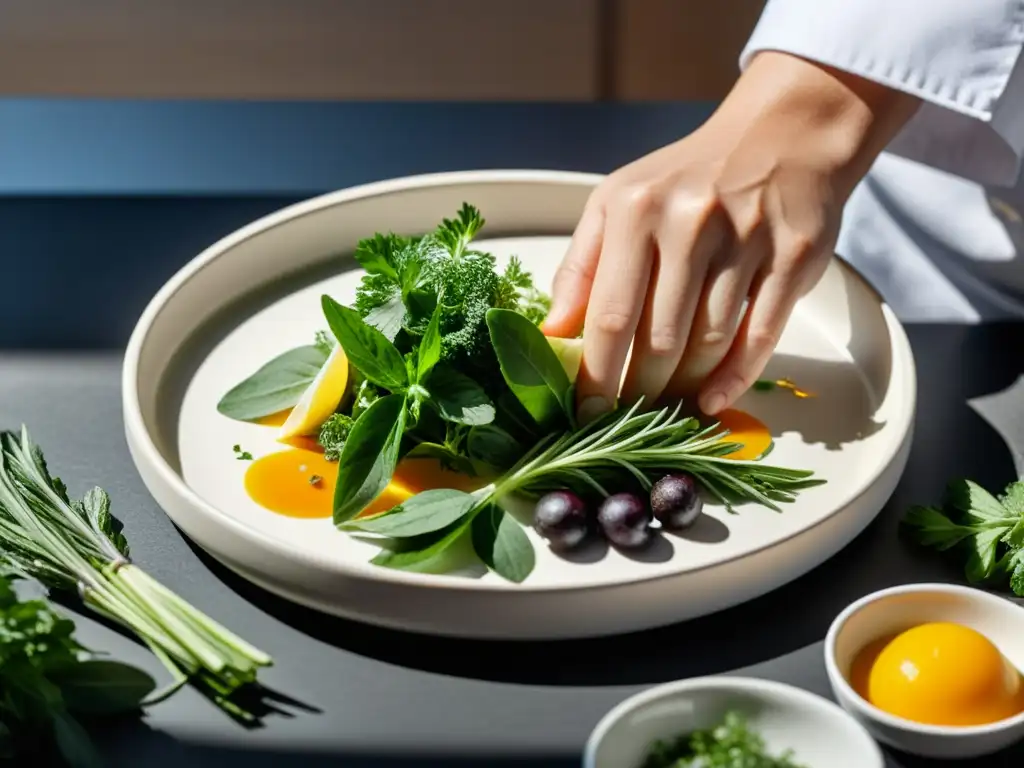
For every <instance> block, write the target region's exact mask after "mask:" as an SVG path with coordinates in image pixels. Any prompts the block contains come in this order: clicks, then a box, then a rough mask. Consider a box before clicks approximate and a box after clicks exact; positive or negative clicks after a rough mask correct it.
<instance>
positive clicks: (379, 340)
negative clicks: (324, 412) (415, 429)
mask: <svg viewBox="0 0 1024 768" xmlns="http://www.w3.org/2000/svg"><path fill="white" fill-rule="evenodd" d="M321 305H322V306H323V311H324V317H326V318H327V323H328V325H330V326H331V331H332V332H333V333H334V336H335V338H337V339H338V343H339V344H341V348H342V349H343V350H344V351H345V355H346V356H347V357H348V359H349V361H350V362H351V363H352V365H354V366H355V367H356V368H357V369H358V370H359V372H360V373H361V374H362V375H363V376H364V377H366V379H367V380H368V381H370V382H372V383H373V384H376V385H377V386H379V387H383V388H384V389H387V390H390V391H392V392H395V391H399V390H402V389H404V388H405V387H407V386H408V385H409V377H408V376H407V375H406V371H405V361H403V360H402V355H401V353H400V352H399V351H398V350H397V349H396V348H395V345H394V344H392V343H391V342H390V341H389V340H388V339H387V337H386V336H384V334H383V333H381V332H380V331H379V330H377V329H376V328H374V327H373V326H372V325H368V324H367V323H366V322H365V321H364V320H363V318H362V317H360V316H359V313H358V312H356V311H355V310H354V309H352V308H351V307H345V306H342V305H341V304H339V303H338V302H336V301H335V300H334V299H332V298H331V297H330V296H327V295H324V296H323V297H322V299H321Z"/></svg>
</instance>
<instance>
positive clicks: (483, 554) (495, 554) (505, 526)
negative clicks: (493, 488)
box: [473, 504, 536, 584]
mask: <svg viewBox="0 0 1024 768" xmlns="http://www.w3.org/2000/svg"><path fill="white" fill-rule="evenodd" d="M473 549H474V550H475V551H476V554H477V556H478V557H479V558H480V559H481V560H483V561H484V562H485V563H486V564H487V567H488V568H490V569H491V570H493V571H494V572H496V573H497V574H498V575H499V576H501V577H503V578H506V579H508V580H509V581H512V582H515V583H516V584H520V583H522V582H523V580H525V579H526V577H527V576H529V575H530V573H531V572H532V571H533V567H534V565H535V563H536V556H535V554H534V551H533V544H532V543H530V539H529V537H527V535H526V532H525V531H523V527H522V526H521V525H520V524H519V523H518V522H516V520H515V518H513V517H512V515H510V514H509V513H508V512H506V511H505V510H503V509H502V508H501V507H499V506H498V505H497V504H489V505H488V506H487V508H486V509H484V510H483V512H481V513H480V514H479V515H477V516H476V517H475V518H474V519H473Z"/></svg>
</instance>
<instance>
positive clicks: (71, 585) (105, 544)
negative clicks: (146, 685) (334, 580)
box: [0, 427, 272, 721]
mask: <svg viewBox="0 0 1024 768" xmlns="http://www.w3.org/2000/svg"><path fill="white" fill-rule="evenodd" d="M5 566H7V567H10V568H12V569H13V570H15V571H16V572H19V573H21V574H23V575H27V576H32V577H34V578H36V579H38V580H39V581H41V582H42V583H43V584H45V585H47V586H49V587H53V588H56V589H72V590H77V591H78V593H79V594H80V596H81V598H82V600H83V602H84V603H85V604H86V605H88V606H89V607H90V608H92V609H93V610H95V611H96V612H97V613H100V614H102V615H103V616H105V617H107V618H108V619H111V620H112V621H115V622H117V623H118V624H120V625H122V626H123V627H125V628H126V629H128V630H130V631H131V632H133V633H134V634H135V635H137V636H138V637H139V638H140V639H141V640H142V641H143V642H144V643H145V644H146V645H147V646H148V647H149V649H150V650H151V651H152V652H153V654H154V655H156V657H157V658H159V659H160V661H161V662H163V664H164V665H165V666H166V667H167V669H168V670H169V671H170V672H171V674H172V676H173V677H174V680H175V682H174V684H173V685H172V686H171V687H170V688H168V689H166V690H164V691H162V692H160V693H159V694H158V695H157V696H156V697H153V698H151V699H150V700H149V701H147V702H146V703H148V704H151V703H155V701H157V700H159V699H162V698H165V697H166V696H167V695H170V693H173V691H175V690H177V688H179V687H180V686H181V685H183V684H184V683H185V682H187V681H191V682H192V683H193V684H194V685H196V687H197V688H198V689H199V690H200V691H201V692H203V693H204V694H205V695H207V696H208V697H209V698H210V699H212V700H213V701H214V702H215V703H216V704H217V705H218V706H220V707H221V708H222V709H224V710H225V711H226V712H227V713H229V714H230V715H232V716H234V717H237V718H239V719H241V720H245V721H249V720H252V719H253V715H252V713H250V712H248V711H247V710H245V709H244V708H243V707H241V706H240V705H239V704H237V703H236V702H235V701H234V700H233V699H232V695H233V694H234V693H235V692H236V691H237V690H238V689H239V688H241V687H243V686H245V685H247V684H249V683H254V682H256V675H257V671H258V669H259V668H260V667H263V666H268V665H270V664H271V663H272V662H271V659H270V657H269V656H267V655H266V654H265V653H263V652H262V651H260V650H258V649H256V648H254V647H253V646H251V645H249V644H248V643H247V642H245V641H244V640H242V639H241V638H240V637H237V636H236V635H234V634H233V633H232V632H230V631H228V630H227V629H226V628H224V627H222V626H221V625H220V624H218V623H217V622H215V621H213V619H211V618H209V617H208V616H206V615H205V614H203V613H201V612H200V611H198V610H197V609H195V608H193V607H192V606H191V605H189V604H188V603H187V602H185V601H184V600H183V599H182V598H180V597H179V596H177V595H176V594H174V593H173V592H171V591H170V590H169V589H167V588H166V587H164V586H163V585H161V584H160V583H159V582H157V581H156V580H155V579H153V578H152V577H150V576H149V575H148V574H146V572H145V571H143V570H142V569H140V568H139V567H138V566H136V565H134V564H132V562H131V560H130V559H129V550H128V541H127V540H126V539H125V537H124V535H123V534H122V533H121V526H120V524H119V523H118V522H117V520H116V519H115V518H114V517H113V516H112V515H111V513H110V498H109V497H108V496H107V494H106V493H105V492H104V491H103V489H102V488H93V489H92V490H91V491H89V492H88V493H87V494H86V495H85V497H84V498H83V499H82V500H81V501H77V500H75V501H73V500H71V499H70V498H69V497H68V493H67V489H66V488H65V487H64V484H63V483H62V482H61V481H60V480H59V479H58V478H55V477H51V475H50V473H49V470H48V469H47V466H46V461H45V459H44V458H43V454H42V452H41V451H40V449H39V447H38V446H37V445H36V444H35V443H34V442H33V441H32V438H31V437H30V436H29V433H28V430H27V429H25V428H24V427H22V429H21V433H20V435H19V434H15V433H13V432H3V433H0V570H3V568H4V567H5Z"/></svg>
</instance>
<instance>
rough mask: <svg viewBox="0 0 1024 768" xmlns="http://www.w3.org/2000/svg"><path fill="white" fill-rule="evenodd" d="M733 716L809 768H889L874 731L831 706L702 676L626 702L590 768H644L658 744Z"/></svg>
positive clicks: (785, 691) (597, 743) (589, 751)
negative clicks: (739, 716)
mask: <svg viewBox="0 0 1024 768" xmlns="http://www.w3.org/2000/svg"><path fill="white" fill-rule="evenodd" d="M730 710H736V711H739V712H741V713H743V714H744V715H745V716H746V717H747V718H748V722H749V724H750V727H751V728H752V729H753V730H756V731H758V732H759V733H760V734H761V736H762V737H764V740H765V744H766V746H767V748H768V750H769V751H770V752H771V753H772V754H782V753H783V752H784V751H786V750H787V749H792V750H793V753H794V757H793V760H794V761H795V762H797V763H799V764H800V765H804V766H807V768H884V765H885V760H884V758H883V757H882V751H881V750H880V749H879V748H878V745H877V744H876V743H875V742H874V741H873V740H872V739H871V736H870V735H869V734H868V732H867V731H866V730H865V729H864V728H863V727H862V726H861V725H859V724H858V723H857V721H856V720H854V719H853V718H852V717H850V716H849V715H847V714H846V713H845V712H843V710H842V709H840V708H839V707H837V706H836V705H835V704H833V703H832V702H830V701H827V700H826V699H823V698H821V697H820V696H816V695H814V694H813V693H808V692H807V691H804V690H801V689H799V688H794V687H792V686H789V685H783V684H782V683H775V682H770V681H767V680H756V679H753V678H745V677H698V678H694V679H692V680H682V681H679V682H674V683H666V684H664V685H659V686H655V687H654V688H649V689H648V690H646V691H643V692H642V693H639V694H637V695H635V696H632V697H630V698H628V699H626V700H625V701H623V702H622V703H621V704H619V705H618V706H617V707H615V708H614V709H613V710H611V711H610V712H609V713H608V714H607V715H605V716H604V717H603V718H602V719H601V722H600V723H598V725H597V727H596V728H595V729H594V731H593V732H592V733H591V734H590V738H589V740H588V741H587V746H586V750H585V752H584V756H583V765H584V768H639V767H640V766H641V765H642V764H643V761H644V758H645V757H646V755H647V752H648V750H649V749H650V747H651V745H652V744H654V743H655V742H656V741H658V740H660V739H674V738H676V737H678V736H680V735H681V734H685V733H688V732H693V731H696V730H701V729H704V728H710V727H713V726H715V725H718V724H719V723H720V722H722V720H723V718H724V717H725V715H726V713H727V712H729V711H730Z"/></svg>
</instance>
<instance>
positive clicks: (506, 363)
mask: <svg viewBox="0 0 1024 768" xmlns="http://www.w3.org/2000/svg"><path fill="white" fill-rule="evenodd" d="M487 328H488V330H489V331H490V335H491V344H492V345H493V347H494V351H495V353H496V354H497V356H498V362H499V363H500V364H501V373H502V376H504V377H505V381H506V383H507V384H508V386H509V389H511V390H512V392H513V393H515V396H516V397H517V398H518V399H519V402H521V403H522V404H523V407H524V408H526V410H527V411H528V412H529V414H530V416H532V417H533V420H534V421H536V422H537V423H538V424H539V425H541V426H542V427H544V428H545V429H549V428H551V427H553V426H556V425H557V424H558V423H559V422H565V421H566V418H565V417H566V414H565V411H564V409H563V403H564V402H565V393H566V390H568V389H569V377H568V376H567V375H566V373H565V368H563V367H562V364H561V363H560V362H559V361H558V356H557V355H556V354H555V352H554V350H553V349H551V345H550V344H549V343H548V340H547V339H546V338H545V336H544V334H543V333H541V331H540V329H539V328H537V326H535V325H534V324H533V323H531V322H530V321H529V320H528V319H527V318H526V317H524V316H523V315H520V314H519V313H518V312H515V311H513V310H510V309H489V310H488V311H487Z"/></svg>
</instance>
